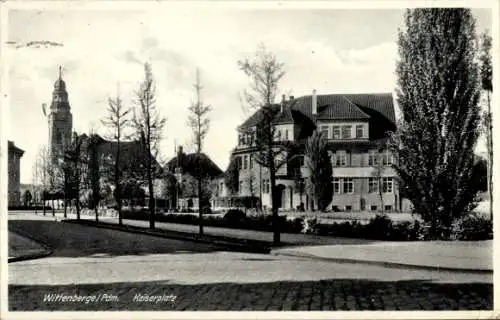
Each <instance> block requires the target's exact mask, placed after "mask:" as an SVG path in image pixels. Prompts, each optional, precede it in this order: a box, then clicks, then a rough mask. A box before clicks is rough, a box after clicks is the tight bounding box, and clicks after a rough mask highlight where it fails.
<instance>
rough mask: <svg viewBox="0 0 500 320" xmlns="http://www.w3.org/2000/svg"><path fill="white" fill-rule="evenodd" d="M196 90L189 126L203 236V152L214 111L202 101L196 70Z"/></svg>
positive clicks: (198, 76) (197, 71)
mask: <svg viewBox="0 0 500 320" xmlns="http://www.w3.org/2000/svg"><path fill="white" fill-rule="evenodd" d="M194 88H195V89H196V102H193V103H191V105H190V106H189V112H190V115H189V117H188V125H189V126H190V127H191V129H192V130H193V134H194V144H195V147H196V155H197V166H196V174H195V175H196V180H197V182H198V192H197V193H198V214H199V219H198V220H199V224H200V234H203V211H204V207H202V205H203V206H205V205H206V204H204V203H203V204H202V179H203V177H202V175H203V169H202V168H201V152H202V149H203V142H204V140H205V138H206V137H207V134H208V129H209V127H210V119H209V118H208V113H209V112H210V110H212V107H211V106H209V105H205V104H204V103H203V101H202V99H201V95H200V93H201V90H202V89H203V86H202V85H201V83H200V71H199V69H196V84H195V85H194Z"/></svg>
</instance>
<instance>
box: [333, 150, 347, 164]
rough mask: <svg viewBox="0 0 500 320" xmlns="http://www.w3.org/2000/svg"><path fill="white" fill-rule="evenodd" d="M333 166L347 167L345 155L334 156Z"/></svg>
mask: <svg viewBox="0 0 500 320" xmlns="http://www.w3.org/2000/svg"><path fill="white" fill-rule="evenodd" d="M335 165H336V166H337V167H345V166H347V155H346V154H345V153H338V154H336V155H335Z"/></svg>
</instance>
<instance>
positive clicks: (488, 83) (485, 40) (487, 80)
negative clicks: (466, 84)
mask: <svg viewBox="0 0 500 320" xmlns="http://www.w3.org/2000/svg"><path fill="white" fill-rule="evenodd" d="M479 61H480V68H481V87H482V89H483V90H484V91H485V92H486V103H487V111H486V112H485V114H484V115H483V126H484V128H485V129H486V130H485V131H486V132H485V133H486V148H487V151H488V174H487V178H488V195H489V198H490V219H491V220H492V221H493V180H492V177H493V123H492V117H491V94H492V93H493V81H492V77H493V66H492V63H491V35H490V34H489V32H488V31H486V32H484V33H483V34H482V35H481V52H480V56H479Z"/></svg>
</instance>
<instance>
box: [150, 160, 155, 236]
mask: <svg viewBox="0 0 500 320" xmlns="http://www.w3.org/2000/svg"><path fill="white" fill-rule="evenodd" d="M148 171H149V174H148V189H149V228H150V229H154V228H155V211H156V208H155V201H154V189H153V177H152V175H151V166H150V169H149V170H148Z"/></svg>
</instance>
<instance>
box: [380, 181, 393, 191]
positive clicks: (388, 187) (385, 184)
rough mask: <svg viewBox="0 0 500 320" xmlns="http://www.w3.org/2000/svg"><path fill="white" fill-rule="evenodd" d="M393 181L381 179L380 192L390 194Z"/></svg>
mask: <svg viewBox="0 0 500 320" xmlns="http://www.w3.org/2000/svg"><path fill="white" fill-rule="evenodd" d="M392 189H393V181H392V178H382V191H383V192H384V193H392Z"/></svg>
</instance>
